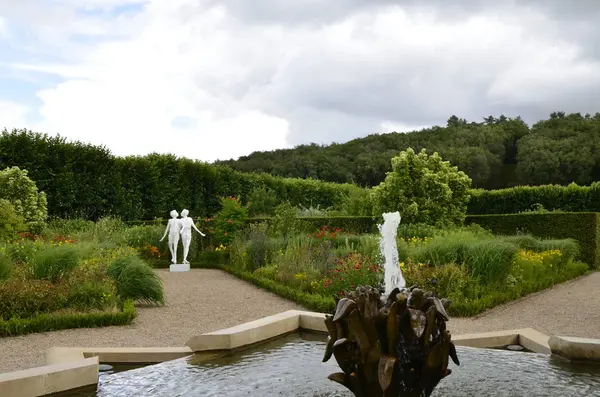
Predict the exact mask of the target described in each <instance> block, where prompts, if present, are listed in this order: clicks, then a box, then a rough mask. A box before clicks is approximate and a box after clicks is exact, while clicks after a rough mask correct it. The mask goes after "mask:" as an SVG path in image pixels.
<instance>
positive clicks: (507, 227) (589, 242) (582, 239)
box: [465, 212, 600, 268]
mask: <svg viewBox="0 0 600 397" xmlns="http://www.w3.org/2000/svg"><path fill="white" fill-rule="evenodd" d="M465 223H466V224H470V223H476V224H478V225H480V226H482V227H484V228H486V229H488V230H490V231H491V232H492V233H494V234H505V235H514V234H516V233H517V232H523V233H530V234H532V235H534V236H537V237H542V238H553V239H563V238H573V239H575V240H577V241H579V244H580V246H581V255H580V258H581V260H582V261H583V262H585V263H587V264H588V265H590V266H592V267H596V268H598V267H600V214H599V213H595V212H577V213H568V212H555V213H529V214H528V213H523V214H503V215H469V216H467V219H466V220H465Z"/></svg>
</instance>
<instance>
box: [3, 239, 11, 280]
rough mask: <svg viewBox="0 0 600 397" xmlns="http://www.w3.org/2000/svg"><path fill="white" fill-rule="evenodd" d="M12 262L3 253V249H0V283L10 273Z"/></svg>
mask: <svg viewBox="0 0 600 397" xmlns="http://www.w3.org/2000/svg"><path fill="white" fill-rule="evenodd" d="M12 267H13V264H12V261H11V260H10V257H9V256H8V255H7V254H6V253H5V252H4V247H1V248H0V281H2V280H6V279H7V278H9V277H10V275H11V273H12Z"/></svg>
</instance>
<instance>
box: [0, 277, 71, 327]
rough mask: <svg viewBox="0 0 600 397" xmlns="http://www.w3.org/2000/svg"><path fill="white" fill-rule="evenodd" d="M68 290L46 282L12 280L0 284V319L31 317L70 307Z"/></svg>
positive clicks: (62, 286)
mask: <svg viewBox="0 0 600 397" xmlns="http://www.w3.org/2000/svg"><path fill="white" fill-rule="evenodd" d="M68 303H69V301H68V298H67V289H66V287H65V286H64V285H54V284H52V283H51V282H49V281H46V280H25V279H20V278H11V279H9V280H6V281H4V282H2V283H0V318H2V319H4V320H8V319H10V318H12V317H21V318H26V317H31V316H34V315H36V314H38V313H48V312H52V311H56V310H60V309H63V308H65V307H67V306H68Z"/></svg>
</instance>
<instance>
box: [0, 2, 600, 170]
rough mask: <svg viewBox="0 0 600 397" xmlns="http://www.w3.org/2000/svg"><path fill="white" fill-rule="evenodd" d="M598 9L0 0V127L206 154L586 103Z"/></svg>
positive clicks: (599, 62)
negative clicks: (453, 118)
mask: <svg viewBox="0 0 600 397" xmlns="http://www.w3.org/2000/svg"><path fill="white" fill-rule="evenodd" d="M517 2H518V3H519V5H518V6H517V5H515V3H517ZM419 3H427V4H428V6H427V8H424V7H423V6H420V5H419ZM448 3H452V5H451V6H450V5H448ZM599 20H600V1H599V0H575V1H560V0H518V1H516V0H515V1H511V0H506V1H504V0H497V1H486V0H462V1H459V0H457V1H452V2H450V1H443V0H428V1H426V2H421V1H417V0H395V1H394V0H294V1H287V0H222V1H218V0H168V1H167V0H145V1H140V0H0V130H1V129H2V128H3V127H6V128H7V129H9V130H10V129H12V128H28V129H31V130H34V131H39V132H47V133H50V134H56V133H59V134H61V135H62V136H65V137H67V138H70V139H75V140H81V141H85V142H92V143H95V144H104V145H105V146H107V147H108V148H109V149H111V150H112V152H113V153H115V154H117V155H127V154H146V153H149V152H162V153H164V152H170V153H175V154H178V155H181V156H186V157H190V158H195V159H201V160H206V161H212V160H215V159H227V158H232V157H233V158H235V157H238V156H240V155H245V154H249V153H250V152H252V151H255V150H271V149H275V148H282V147H291V146H294V145H297V144H300V143H308V142H318V143H330V142H332V141H338V142H340V141H347V140H350V139H352V138H356V137H360V136H365V135H368V134H372V133H378V132H390V131H394V130H397V131H406V130H412V129H417V128H420V127H424V126H431V125H436V124H444V123H445V121H446V120H447V119H448V117H449V116H450V115H452V114H456V115H457V116H459V117H464V118H467V119H469V120H481V118H482V117H484V116H487V115H490V114H492V115H499V114H501V113H504V114H506V115H510V116H516V115H521V116H522V117H523V118H524V119H525V120H526V121H528V122H533V121H536V120H538V119H540V118H544V117H546V116H547V115H548V113H550V112H552V111H554V110H564V111H567V112H572V111H578V112H582V113H585V112H590V113H594V112H597V111H600V46H599V44H600V27H598V24H597V23H595V21H599ZM594 25H596V27H595V26H594Z"/></svg>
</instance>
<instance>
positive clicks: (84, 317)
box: [0, 300, 137, 337]
mask: <svg viewBox="0 0 600 397" xmlns="http://www.w3.org/2000/svg"><path fill="white" fill-rule="evenodd" d="M136 315H137V313H136V310H135V305H134V303H133V301H132V300H127V301H125V302H124V303H123V310H122V311H120V312H115V313H112V312H104V313H102V312H101V313H71V314H40V315H37V316H35V317H31V318H16V317H13V318H11V319H10V320H0V337H7V336H17V335H26V334H31V333H37V332H47V331H58V330H62V329H70V328H95V327H107V326H110V325H127V324H130V323H131V322H132V321H133V319H134V318H135V317H136Z"/></svg>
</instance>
